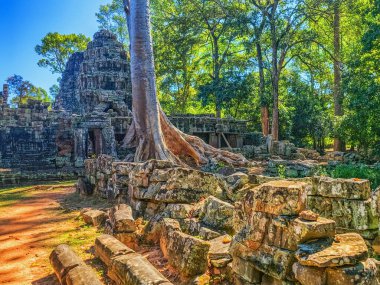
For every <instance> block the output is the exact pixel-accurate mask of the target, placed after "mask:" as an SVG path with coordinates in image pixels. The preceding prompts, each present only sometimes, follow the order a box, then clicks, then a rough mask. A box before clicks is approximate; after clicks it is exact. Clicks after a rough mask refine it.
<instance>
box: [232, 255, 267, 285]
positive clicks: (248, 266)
mask: <svg viewBox="0 0 380 285" xmlns="http://www.w3.org/2000/svg"><path fill="white" fill-rule="evenodd" d="M232 270H233V271H234V272H235V274H236V275H237V276H238V277H239V279H243V280H244V281H246V282H249V283H253V284H261V278H262V275H263V273H262V272H260V271H258V270H257V269H256V268H255V267H254V266H253V264H252V263H250V262H249V261H247V260H245V259H243V258H240V257H234V259H233V260H232ZM241 282H243V281H241ZM238 284H239V283H238ZM241 284H244V283H241Z"/></svg>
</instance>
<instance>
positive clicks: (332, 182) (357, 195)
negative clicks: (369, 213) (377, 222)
mask: <svg viewBox="0 0 380 285" xmlns="http://www.w3.org/2000/svg"><path fill="white" fill-rule="evenodd" d="M312 181H313V187H312V191H311V193H310V194H311V195H313V196H322V197H330V198H345V199H358V200H367V199H369V198H370V196H371V185H370V182H369V180H364V179H356V178H354V179H341V178H339V179H334V178H330V177H325V176H321V177H314V178H313V180H312Z"/></svg>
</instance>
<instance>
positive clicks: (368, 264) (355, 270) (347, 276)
mask: <svg viewBox="0 0 380 285" xmlns="http://www.w3.org/2000/svg"><path fill="white" fill-rule="evenodd" d="M326 273H327V283H326V284H327V285H357V284H368V285H377V284H379V282H378V280H377V278H376V277H377V267H376V263H375V262H374V261H373V260H372V259H371V258H368V259H367V260H365V261H362V262H359V263H358V264H356V265H353V266H343V267H334V268H327V269H326Z"/></svg>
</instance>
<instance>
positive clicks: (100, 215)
mask: <svg viewBox="0 0 380 285" xmlns="http://www.w3.org/2000/svg"><path fill="white" fill-rule="evenodd" d="M82 217H83V220H84V222H85V223H87V224H90V225H93V226H100V225H102V224H103V223H104V222H105V221H106V219H107V215H106V213H105V212H103V211H100V210H89V211H86V212H84V213H82Z"/></svg>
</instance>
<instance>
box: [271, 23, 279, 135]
mask: <svg viewBox="0 0 380 285" xmlns="http://www.w3.org/2000/svg"><path fill="white" fill-rule="evenodd" d="M273 25H275V24H273ZM273 29H275V28H273ZM275 33H276V32H275V30H272V96H273V115H272V137H273V140H274V141H278V129H279V112H278V89H279V88H278V85H279V80H280V79H279V76H280V75H279V71H278V66H277V61H278V55H277V40H276V36H275Z"/></svg>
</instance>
